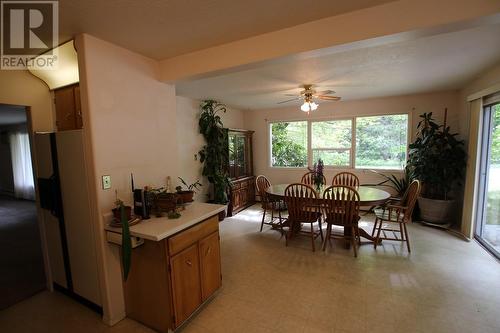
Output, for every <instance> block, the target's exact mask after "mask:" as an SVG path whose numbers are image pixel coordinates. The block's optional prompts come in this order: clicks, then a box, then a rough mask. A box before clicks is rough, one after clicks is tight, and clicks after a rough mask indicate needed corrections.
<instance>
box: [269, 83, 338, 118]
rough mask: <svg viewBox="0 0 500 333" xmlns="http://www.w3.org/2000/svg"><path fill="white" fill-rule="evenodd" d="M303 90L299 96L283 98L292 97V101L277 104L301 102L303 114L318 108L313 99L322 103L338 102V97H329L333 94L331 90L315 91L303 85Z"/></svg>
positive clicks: (309, 85) (307, 85)
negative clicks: (322, 101)
mask: <svg viewBox="0 0 500 333" xmlns="http://www.w3.org/2000/svg"><path fill="white" fill-rule="evenodd" d="M303 87H304V90H302V91H301V92H300V93H299V95H296V94H286V95H285V96H294V98H292V99H288V100H285V101H281V102H278V104H283V103H288V102H293V101H298V100H303V101H304V103H303V104H302V105H301V106H300V109H301V110H302V111H304V112H310V111H314V110H316V109H317V108H318V104H317V103H316V102H315V101H314V99H321V100H324V101H339V100H340V97H338V96H331V95H332V94H334V93H335V91H333V90H324V91H316V90H314V89H313V88H312V87H313V85H312V84H304V85H303Z"/></svg>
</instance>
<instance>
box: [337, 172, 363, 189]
mask: <svg viewBox="0 0 500 333" xmlns="http://www.w3.org/2000/svg"><path fill="white" fill-rule="evenodd" d="M337 185H343V186H350V187H353V188H354V189H357V188H358V187H359V178H358V176H356V175H355V174H353V173H350V172H339V173H338V174H336V175H335V177H333V179H332V186H337Z"/></svg>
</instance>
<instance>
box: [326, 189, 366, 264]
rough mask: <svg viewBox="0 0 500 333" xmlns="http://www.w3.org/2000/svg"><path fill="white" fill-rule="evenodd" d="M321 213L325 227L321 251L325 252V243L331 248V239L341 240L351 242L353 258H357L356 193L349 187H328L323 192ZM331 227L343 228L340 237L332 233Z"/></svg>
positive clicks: (357, 200) (357, 214) (357, 198)
mask: <svg viewBox="0 0 500 333" xmlns="http://www.w3.org/2000/svg"><path fill="white" fill-rule="evenodd" d="M323 211H324V213H325V222H326V225H327V227H326V235H325V240H324V242H323V251H325V250H326V243H327V242H328V243H329V244H330V246H331V239H332V238H343V239H346V240H348V241H350V242H351V246H352V248H353V250H354V257H357V256H358V250H357V246H358V244H360V243H361V241H360V237H359V227H358V221H359V194H358V192H357V191H356V190H355V189H354V188H352V187H351V186H345V185H338V186H330V187H328V188H327V189H326V190H325V191H324V192H323ZM333 226H339V227H343V229H344V233H343V234H342V235H335V234H334V233H333V232H332V228H333ZM346 229H347V230H346Z"/></svg>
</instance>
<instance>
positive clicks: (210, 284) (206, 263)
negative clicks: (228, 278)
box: [199, 232, 221, 301]
mask: <svg viewBox="0 0 500 333" xmlns="http://www.w3.org/2000/svg"><path fill="white" fill-rule="evenodd" d="M199 249H200V270H201V295H202V300H203V301H205V300H206V299H207V298H209V297H210V296H211V295H212V294H213V293H214V292H215V291H216V290H217V289H219V288H220V286H221V267H220V245H219V233H218V232H214V233H213V234H211V235H210V236H207V237H205V238H204V239H202V240H201V241H200V247H199Z"/></svg>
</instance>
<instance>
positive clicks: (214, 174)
mask: <svg viewBox="0 0 500 333" xmlns="http://www.w3.org/2000/svg"><path fill="white" fill-rule="evenodd" d="M200 107H201V114H200V120H199V122H198V124H199V128H200V133H201V134H202V135H203V137H204V139H205V145H204V146H203V148H202V149H201V150H200V151H199V152H198V154H199V156H200V162H201V163H203V171H202V175H203V176H206V177H207V178H208V181H209V182H210V184H212V193H213V195H212V197H213V199H212V200H211V202H213V203H216V204H222V205H225V204H227V202H228V197H227V190H228V186H229V185H230V183H229V177H228V174H227V165H228V163H229V152H228V133H227V129H225V128H224V126H223V124H222V120H221V118H220V115H219V113H220V112H223V113H225V112H226V106H225V105H224V104H222V103H219V102H217V101H215V100H204V101H203V102H202V103H201V105H200ZM224 214H225V212H224ZM224 217H225V215H224V216H219V218H222V219H224Z"/></svg>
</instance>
